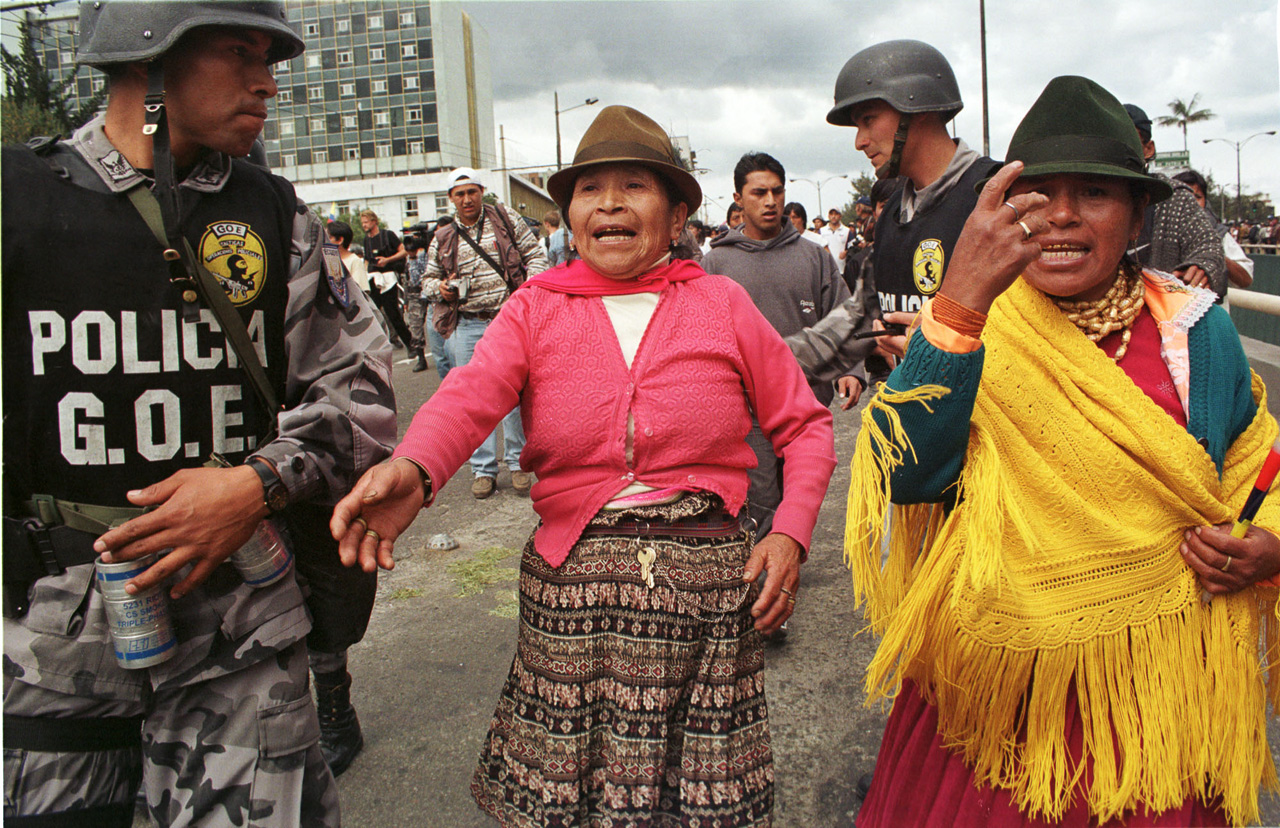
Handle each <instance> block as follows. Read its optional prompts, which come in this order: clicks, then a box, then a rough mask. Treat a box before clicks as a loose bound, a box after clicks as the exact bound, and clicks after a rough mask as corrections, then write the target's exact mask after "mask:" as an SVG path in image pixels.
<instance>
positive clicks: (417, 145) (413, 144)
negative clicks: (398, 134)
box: [409, 141, 423, 155]
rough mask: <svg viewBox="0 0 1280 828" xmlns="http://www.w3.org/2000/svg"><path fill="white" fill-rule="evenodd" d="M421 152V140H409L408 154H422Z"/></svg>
mask: <svg viewBox="0 0 1280 828" xmlns="http://www.w3.org/2000/svg"><path fill="white" fill-rule="evenodd" d="M422 153H423V151H422V142H421V141H410V142H409V154H410V155H422Z"/></svg>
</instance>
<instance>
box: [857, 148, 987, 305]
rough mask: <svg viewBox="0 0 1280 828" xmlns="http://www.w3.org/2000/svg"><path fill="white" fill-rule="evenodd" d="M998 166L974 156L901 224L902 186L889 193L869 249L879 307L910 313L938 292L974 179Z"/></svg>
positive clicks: (969, 208) (973, 197) (971, 199)
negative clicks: (935, 198)
mask: <svg viewBox="0 0 1280 828" xmlns="http://www.w3.org/2000/svg"><path fill="white" fill-rule="evenodd" d="M999 167H1000V164H999V162H997V161H992V160H991V159H990V158H979V159H978V160H977V161H975V162H974V163H973V164H970V165H969V169H968V170H966V171H965V173H964V175H962V176H960V180H959V181H958V182H956V184H955V186H953V187H952V188H951V192H949V193H947V194H946V196H944V197H943V199H942V201H941V202H939V203H937V204H934V205H933V207H932V208H931V209H930V210H928V211H927V212H923V213H922V212H919V211H917V212H916V213H915V215H913V216H912V217H911V221H910V222H909V223H907V224H902V223H901V221H900V213H901V211H902V188H901V187H899V188H898V189H897V191H896V192H894V194H893V195H892V196H890V197H889V200H888V202H886V203H885V206H884V212H883V213H882V214H881V216H880V221H878V222H876V236H875V246H874V247H873V248H872V254H871V255H872V257H873V261H874V266H873V271H872V272H874V273H875V280H876V292H877V293H878V294H879V295H880V309H881V310H883V311H884V312H885V313H890V312H893V311H908V312H911V313H915V312H917V311H919V310H920V308H921V307H923V306H924V302H925V300H926V299H928V298H929V297H930V296H932V295H933V294H935V293H937V292H938V288H939V287H941V286H942V276H943V273H944V271H945V270H946V266H947V262H948V261H950V259H951V251H952V249H953V248H954V247H955V246H956V239H958V238H959V237H960V230H961V229H962V228H963V227H964V223H965V221H966V220H967V219H968V218H969V214H970V213H971V212H973V207H974V205H975V204H977V202H978V194H977V193H976V192H974V189H973V188H974V185H975V184H977V183H978V182H979V181H981V180H982V179H984V178H986V177H987V176H988V175H991V173H992V172H994V171H995V170H997V169H999Z"/></svg>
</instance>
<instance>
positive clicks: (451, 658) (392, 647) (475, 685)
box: [338, 351, 1280, 828]
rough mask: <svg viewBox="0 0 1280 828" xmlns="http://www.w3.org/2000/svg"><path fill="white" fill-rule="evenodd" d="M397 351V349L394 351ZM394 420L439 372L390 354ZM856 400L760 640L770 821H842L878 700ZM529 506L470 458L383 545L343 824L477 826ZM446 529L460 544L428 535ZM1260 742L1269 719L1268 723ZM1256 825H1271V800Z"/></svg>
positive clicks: (487, 825)
mask: <svg viewBox="0 0 1280 828" xmlns="http://www.w3.org/2000/svg"><path fill="white" fill-rule="evenodd" d="M403 353H404V352H403V351H397V357H398V358H399V359H400V360H403ZM395 382H396V392H397V399H398V403H399V407H400V412H401V414H400V431H401V433H403V432H404V429H405V428H406V427H407V426H408V423H409V421H410V419H411V418H412V415H413V412H414V411H416V410H417V408H418V406H419V405H420V404H421V403H422V402H423V400H425V399H426V398H427V397H428V396H429V394H430V393H431V391H432V390H434V388H435V387H436V385H437V384H438V380H437V379H436V375H435V371H434V370H429V371H427V372H425V373H420V374H413V373H411V372H410V371H409V364H408V362H407V361H398V362H397V364H396V366H395ZM857 413H858V412H849V413H844V412H840V411H837V412H836V451H837V454H838V456H839V458H840V463H839V465H838V466H837V469H836V474H835V477H834V478H833V479H832V483H831V488H830V490H829V491H828V494H827V498H826V502H825V503H824V504H823V509H822V515H821V518H820V520H819V527H818V531H817V533H816V535H815V540H814V544H813V551H812V554H811V556H810V559H809V563H807V564H806V565H805V568H804V573H803V582H802V591H801V595H800V603H799V606H798V609H797V612H796V615H795V618H794V619H793V620H792V622H791V633H790V636H789V637H788V638H787V640H786V642H785V643H784V644H781V645H778V646H771V647H770V648H769V650H768V672H767V676H766V686H767V692H768V696H769V716H770V721H771V724H772V728H773V744H774V752H775V759H776V766H777V810H776V816H777V825H779V826H786V827H787V828H791V826H803V828H810V827H812V828H842V827H843V826H850V825H852V824H853V818H854V816H855V815H856V813H857V808H858V801H857V799H856V798H855V797H854V795H853V785H854V781H855V780H856V779H857V777H858V776H859V775H860V774H861V773H863V772H865V771H866V770H868V769H870V767H871V766H872V763H873V761H874V758H875V754H876V752H877V750H878V749H879V744H880V735H881V732H882V731H883V728H884V721H885V712H884V711H881V710H879V709H878V708H877V709H872V710H868V709H866V708H865V707H864V706H863V693H862V678H863V670H864V668H865V667H866V665H867V663H868V661H869V660H870V657H871V654H872V652H873V640H872V639H871V637H870V636H869V635H858V631H859V630H860V629H861V628H862V626H863V621H862V615H861V613H859V612H856V611H855V610H854V609H853V607H852V605H851V598H852V590H851V588H850V586H849V578H850V576H849V571H848V569H846V568H845V566H844V563H843V561H842V559H841V548H842V533H843V527H844V519H843V518H844V499H845V494H846V492H847V491H848V483H849V470H848V461H849V457H850V456H851V454H852V451H853V443H854V437H855V433H856V428H857V423H858V418H857V416H856V415H857ZM535 521H536V517H535V515H534V512H533V509H532V508H531V507H530V504H529V500H528V499H527V498H522V497H518V496H517V495H515V494H514V493H513V492H512V491H511V486H510V480H509V478H508V476H507V475H506V474H505V473H504V474H503V475H501V476H500V477H499V480H498V491H497V493H496V494H494V495H493V497H491V498H489V499H488V500H484V501H476V500H475V499H473V498H472V496H471V492H470V470H469V469H468V468H467V467H465V466H464V468H463V469H462V470H461V471H460V472H459V473H458V475H456V476H455V478H454V480H453V481H451V482H450V484H449V485H448V486H447V487H445V488H444V490H443V491H442V492H441V495H440V498H439V499H438V500H437V504H436V506H435V507H433V508H432V509H430V510H429V511H428V512H426V513H425V514H424V515H423V516H422V517H421V518H419V520H418V522H417V523H416V524H414V526H413V527H412V528H411V529H410V531H409V533H408V535H407V537H406V538H405V539H404V540H402V541H401V543H399V544H398V545H397V548H396V551H397V564H396V568H395V570H394V571H392V572H390V573H384V574H383V576H382V579H381V581H380V583H379V587H378V604H377V606H376V607H375V609H374V617H373V620H372V622H371V623H370V626H369V633H368V636H367V637H366V638H365V640H364V642H362V643H361V644H360V645H358V646H357V647H355V648H354V649H353V650H352V651H351V672H352V674H353V675H354V676H355V686H354V690H353V697H354V699H355V703H356V706H357V708H358V710H359V711H360V719H361V722H362V724H363V726H364V733H365V749H364V752H363V753H362V754H361V756H360V757H359V758H358V759H357V760H356V762H355V764H354V765H352V767H351V769H350V770H348V771H347V773H346V774H345V775H344V776H343V777H342V778H341V779H339V780H338V782H339V787H340V789H341V793H342V808H343V817H344V819H343V822H344V825H346V826H348V827H349V828H419V827H420V826H426V828H473V827H474V828H491V827H492V826H493V824H494V823H493V822H492V821H491V820H489V819H488V818H487V817H485V816H484V815H483V814H481V813H480V811H479V810H478V809H477V808H476V806H475V804H474V803H473V802H472V800H471V796H470V794H469V792H468V785H469V783H470V777H471V772H472V770H473V768H474V766H475V761H476V757H477V756H478V755H479V752H480V744H481V740H482V739H483V738H484V735H485V732H486V731H487V729H488V725H489V718H490V716H491V715H492V714H493V708H494V705H495V704H496V702H497V698H498V693H499V691H500V690H501V687H502V682H503V680H504V679H505V677H506V674H507V670H508V668H509V667H510V664H511V657H512V653H513V652H514V648H515V635H516V619H515V587H516V572H517V566H518V561H519V552H520V550H521V549H522V548H523V545H524V542H525V540H526V539H527V538H528V535H529V533H530V532H531V531H532V530H533V527H534V524H535ZM437 532H448V533H450V534H451V535H453V537H454V538H456V539H457V541H458V543H459V544H460V546H459V547H458V549H456V550H454V551H452V552H444V553H442V552H434V551H430V550H429V549H428V548H427V540H428V538H429V537H430V536H431V535H432V534H435V533H437ZM1271 725H1272V744H1273V746H1274V745H1280V727H1278V726H1277V722H1276V720H1275V719H1274V718H1273V719H1272V722H1271ZM1263 824H1265V825H1280V803H1277V802H1276V801H1275V800H1270V801H1269V802H1268V803H1267V805H1266V808H1265V809H1264V821H1263Z"/></svg>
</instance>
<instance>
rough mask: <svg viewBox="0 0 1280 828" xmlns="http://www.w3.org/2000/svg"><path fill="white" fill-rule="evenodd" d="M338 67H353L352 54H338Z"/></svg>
mask: <svg viewBox="0 0 1280 828" xmlns="http://www.w3.org/2000/svg"><path fill="white" fill-rule="evenodd" d="M338 65H339V66H349V65H351V53H350V52H338Z"/></svg>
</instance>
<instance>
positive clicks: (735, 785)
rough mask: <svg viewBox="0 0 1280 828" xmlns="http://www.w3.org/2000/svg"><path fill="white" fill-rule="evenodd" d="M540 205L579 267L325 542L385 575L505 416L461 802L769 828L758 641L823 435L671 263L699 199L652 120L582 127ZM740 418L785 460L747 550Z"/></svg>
mask: <svg viewBox="0 0 1280 828" xmlns="http://www.w3.org/2000/svg"><path fill="white" fill-rule="evenodd" d="M547 190H548V192H550V193H551V196H552V198H554V199H555V200H556V203H557V204H558V205H559V207H560V208H561V212H562V214H563V215H564V216H565V218H566V219H568V222H569V225H570V227H571V228H572V230H573V233H574V240H575V244H576V245H577V250H578V253H579V255H580V256H581V259H580V260H578V261H575V262H571V263H569V264H568V265H563V266H560V267H555V268H552V269H551V270H549V271H546V272H545V273H541V274H539V275H538V276H536V277H534V278H532V279H530V280H529V281H528V282H526V283H525V285H524V286H523V287H522V288H520V289H519V290H517V291H516V292H515V293H513V294H512V296H511V298H510V299H509V300H507V303H506V304H505V305H503V308H502V312H501V313H500V314H498V317H497V318H496V319H495V320H494V321H493V324H492V325H490V327H489V329H488V331H487V332H486V333H485V335H484V338H483V339H481V341H480V344H479V345H478V346H477V347H476V357H475V359H474V360H472V361H471V363H469V364H468V365H465V366H463V367H461V368H455V369H453V370H452V371H451V372H450V373H449V376H448V378H447V379H446V380H445V381H444V382H443V383H441V385H440V388H439V390H437V391H436V393H435V394H434V395H433V396H432V398H431V399H430V400H429V401H427V403H426V405H424V406H423V407H422V409H421V410H419V411H418V413H417V415H416V416H415V417H414V420H413V423H412V425H410V426H409V430H408V431H407V432H406V433H405V437H404V442H403V443H401V445H400V446H399V448H398V449H397V450H396V453H395V457H394V459H393V460H392V461H391V462H389V463H386V464H383V465H381V466H378V467H377V468H375V469H372V470H370V472H369V473H368V474H366V475H365V476H364V477H362V478H361V479H360V481H359V482H358V483H357V484H356V486H355V488H354V489H353V491H352V492H351V494H350V495H348V496H347V497H345V498H343V500H342V502H341V503H339V504H338V506H337V508H336V509H335V511H334V518H333V522H332V524H331V529H332V530H333V532H334V537H336V538H339V539H340V541H341V553H342V555H343V560H344V561H346V562H347V563H348V565H350V564H351V563H352V562H354V561H355V559H356V557H357V555H358V556H359V558H360V563H361V564H362V565H363V566H364V568H365V569H367V570H372V569H373V567H374V565H375V561H376V563H377V564H379V565H382V566H384V567H385V568H387V569H390V568H391V567H392V566H393V565H394V562H393V561H392V558H391V550H392V546H393V544H394V543H395V541H396V539H397V537H398V536H399V535H400V534H401V533H402V532H403V531H404V530H405V529H406V528H407V527H408V526H409V524H410V523H411V522H412V521H413V519H414V518H415V517H417V515H418V513H419V511H420V510H421V509H422V508H423V507H425V506H428V505H430V503H431V500H432V498H433V496H434V494H435V491H436V490H437V489H438V488H439V487H440V486H442V485H444V483H445V482H446V481H448V480H449V478H450V477H451V476H452V475H453V473H454V472H455V471H456V470H457V469H458V467H459V465H461V464H462V462H463V461H465V460H466V458H467V457H468V456H470V454H471V451H472V449H474V448H475V446H476V444H478V443H479V441H480V440H481V439H483V438H484V436H485V435H487V434H488V433H489V432H490V431H492V430H493V428H494V426H495V425H497V422H498V420H500V419H501V418H502V417H503V415H505V414H506V412H508V411H510V410H511V408H512V407H513V406H514V405H517V404H518V405H519V406H520V411H521V415H522V417H523V419H524V424H525V432H526V435H527V436H528V438H529V439H528V443H527V445H526V446H525V450H524V453H523V454H522V455H521V459H520V464H521V466H522V467H523V468H526V469H531V470H532V471H534V472H536V473H537V475H538V482H537V485H535V486H534V487H533V492H532V496H533V508H534V509H535V510H536V511H537V513H538V516H539V517H540V518H541V522H540V524H539V525H538V528H537V530H536V531H535V532H534V534H533V536H532V537H531V538H530V539H529V543H528V544H527V545H526V547H525V551H524V557H523V559H522V561H521V573H520V626H519V638H518V643H517V647H516V656H515V659H514V660H513V663H512V665H511V673H510V675H509V677H508V679H507V682H506V685H505V686H504V687H503V690H502V696H501V698H500V699H499V702H498V709H497V711H496V712H495V713H494V717H493V724H492V725H491V727H490V729H489V736H488V738H487V739H486V740H485V745H484V748H483V750H482V753H481V756H480V762H479V766H478V768H477V769H476V773H475V776H474V777H473V779H472V783H471V791H472V794H473V795H474V796H475V798H476V801H477V803H479V805H480V807H481V808H482V809H483V810H484V811H486V812H487V813H489V814H491V815H492V816H493V817H495V818H496V819H497V820H498V821H499V822H500V823H501V824H502V825H504V826H520V828H543V826H554V825H560V826H571V825H572V826H584V828H585V827H586V826H606V825H615V826H641V825H643V826H652V827H653V828H679V826H693V825H702V826H733V828H739V827H740V826H741V827H743V828H745V826H767V825H770V824H772V811H773V754H772V751H771V749H770V738H769V722H768V713H767V710H766V706H765V699H764V682H763V669H764V647H763V641H762V638H761V634H762V633H768V632H772V631H774V630H776V629H777V628H778V627H779V626H781V624H782V623H783V622H784V621H785V620H786V619H787V618H788V617H789V616H790V615H791V613H792V612H793V610H794V608H795V606H796V601H797V593H798V592H799V581H800V572H799V570H800V562H801V561H802V560H803V559H804V557H805V554H806V549H807V548H808V544H809V539H810V536H811V534H812V531H813V526H814V523H815V521H816V520H817V517H818V510H819V508H820V507H821V505H822V498H823V496H824V494H825V493H826V489H827V483H828V481H829V480H830V477H831V472H832V470H833V469H834V468H835V445H834V440H833V436H832V430H831V412H830V411H828V410H827V409H826V408H825V407H824V406H822V405H820V404H819V403H818V401H817V400H816V399H814V396H813V393H812V392H811V391H810V390H809V386H808V384H807V383H806V381H805V379H804V376H803V375H802V374H801V373H800V369H799V368H798V367H797V365H796V362H795V359H794V357H792V356H791V352H790V350H789V349H788V348H787V346H786V344H785V343H784V342H783V341H782V339H781V338H780V337H779V336H778V335H777V333H776V332H775V331H774V330H773V328H772V327H771V326H770V325H769V323H768V322H767V321H766V320H765V318H764V317H763V316H761V315H760V312H759V311H758V310H756V308H755V305H754V304H753V303H752V301H751V297H750V296H749V295H748V294H747V293H746V291H744V290H743V289H742V288H741V287H740V286H739V285H737V284H736V283H734V282H732V281H730V280H729V279H727V278H725V277H723V276H714V275H708V274H707V273H706V272H705V271H703V270H702V268H701V267H699V266H698V265H697V264H696V263H694V262H692V261H688V260H675V259H673V257H672V255H671V252H672V244H673V242H675V241H676V239H677V238H679V236H680V232H681V230H682V229H683V228H684V225H685V219H686V218H687V216H688V214H689V211H691V210H696V209H698V207H699V206H701V204H702V192H701V189H700V188H699V186H698V182H697V180H696V179H695V178H694V177H693V176H692V175H691V174H689V172H688V171H686V170H685V169H684V168H683V167H681V166H680V164H679V161H678V160H677V159H676V155H675V152H674V151H673V149H672V147H671V141H670V139H668V138H667V134H666V132H665V131H664V130H663V129H662V127H661V126H659V125H658V124H657V123H655V122H654V121H653V120H652V119H651V118H648V117H646V116H645V115H643V114H642V113H640V112H637V111H636V110H634V109H631V108H629V107H624V106H610V107H606V108H605V109H603V110H602V111H601V112H600V114H599V115H598V116H597V117H596V119H595V121H594V122H593V123H592V124H591V127H590V128H589V129H588V130H587V133H586V135H584V136H583V138H582V141H581V143H580V144H579V145H578V150H577V153H576V154H575V155H574V159H573V164H572V165H571V166H569V167H566V168H565V169H563V170H561V171H559V172H557V173H556V174H555V175H553V176H551V178H550V180H549V181H548V182H547ZM752 412H754V413H756V414H757V415H758V419H759V422H760V425H761V427H762V428H763V429H764V431H765V433H766V434H768V435H769V437H770V439H771V440H772V441H773V445H774V447H775V450H776V451H777V452H778V454H779V455H780V456H782V457H784V458H785V459H786V472H785V481H784V482H785V486H784V492H783V495H784V496H783V502H782V504H781V505H780V506H779V507H778V512H777V516H776V517H775V518H774V523H773V531H772V532H771V533H770V534H768V535H766V536H765V537H764V538H762V539H760V540H759V542H758V543H757V542H756V539H755V537H754V532H753V531H752V530H751V529H750V528H749V527H747V526H745V525H744V524H743V523H742V522H740V520H739V517H738V516H739V514H741V515H743V516H744V517H745V515H746V512H744V511H743V506H744V502H745V500H746V494H747V471H746V470H747V468H749V467H751V466H754V465H755V455H754V454H753V453H752V451H751V449H750V448H749V447H748V446H747V443H746V435H747V432H748V431H749V430H750V428H751V414H752ZM792 464H795V466H794V468H793V466H792ZM433 484H434V485H433ZM766 572H767V577H766V579H765V581H764V585H763V586H762V587H759V586H757V583H756V582H757V578H758V577H759V576H760V575H761V574H763V573H766Z"/></svg>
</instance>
